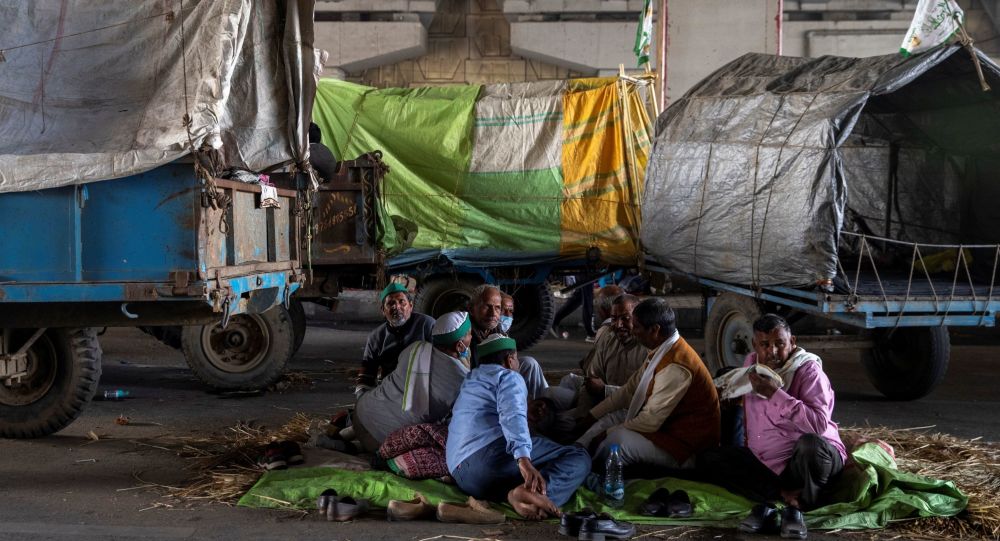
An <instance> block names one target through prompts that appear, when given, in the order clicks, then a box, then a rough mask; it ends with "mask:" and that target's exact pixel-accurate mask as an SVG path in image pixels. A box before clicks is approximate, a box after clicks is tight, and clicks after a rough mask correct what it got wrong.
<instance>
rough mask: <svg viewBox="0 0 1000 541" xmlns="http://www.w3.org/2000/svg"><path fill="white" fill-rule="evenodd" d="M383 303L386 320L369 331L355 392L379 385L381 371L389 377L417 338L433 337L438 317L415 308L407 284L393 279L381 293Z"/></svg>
mask: <svg viewBox="0 0 1000 541" xmlns="http://www.w3.org/2000/svg"><path fill="white" fill-rule="evenodd" d="M379 305H380V306H381V307H382V315H383V316H385V323H383V324H381V325H379V326H378V327H375V330H373V331H372V332H371V334H369V335H368V342H367V343H365V353H364V356H362V358H361V373H360V374H358V380H357V387H355V389H354V395H355V396H359V397H360V396H361V394H362V393H364V392H365V391H367V390H369V389H371V388H372V387H374V386H376V385H378V376H379V372H380V371H381V373H382V377H383V378H385V377H386V376H387V375H388V374H389V373H390V372H392V371H393V370H394V369H395V368H396V362H397V359H398V358H399V353H400V352H401V351H403V349H404V348H406V347H407V346H409V345H410V344H412V343H413V342H416V341H417V340H430V339H431V327H433V326H434V318H432V317H430V316H428V315H425V314H421V313H419V312H417V313H414V312H413V299H412V297H411V296H410V292H409V290H407V289H406V286H404V285H402V284H399V283H395V282H394V283H391V284H389V285H387V286H385V289H383V290H382V293H381V294H380V295H379Z"/></svg>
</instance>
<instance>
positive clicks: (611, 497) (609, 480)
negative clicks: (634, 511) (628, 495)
mask: <svg viewBox="0 0 1000 541" xmlns="http://www.w3.org/2000/svg"><path fill="white" fill-rule="evenodd" d="M622 470H623V466H622V456H621V453H620V450H619V448H618V445H612V446H611V454H609V455H608V461H607V462H605V464H604V504H605V505H607V506H608V507H612V508H614V509H621V507H622V506H623V505H624V504H625V477H624V475H623V473H622Z"/></svg>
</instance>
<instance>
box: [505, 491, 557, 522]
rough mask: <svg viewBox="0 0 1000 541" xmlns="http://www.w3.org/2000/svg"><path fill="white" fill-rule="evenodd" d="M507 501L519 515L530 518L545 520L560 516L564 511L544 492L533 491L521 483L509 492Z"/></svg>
mask: <svg viewBox="0 0 1000 541" xmlns="http://www.w3.org/2000/svg"><path fill="white" fill-rule="evenodd" d="M507 501H508V502H510V505H511V507H513V508H514V511H516V512H517V514H518V515H521V516H522V517H524V518H526V519H528V520H543V519H546V518H549V517H560V516H562V511H560V510H559V508H558V507H556V504H554V503H552V500H550V499H549V498H548V496H546V495H544V494H538V493H537V492H531V491H530V490H528V489H526V488H524V485H520V486H518V487H516V488H514V489H512V490H511V491H510V492H508V493H507Z"/></svg>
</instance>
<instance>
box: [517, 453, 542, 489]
mask: <svg viewBox="0 0 1000 541" xmlns="http://www.w3.org/2000/svg"><path fill="white" fill-rule="evenodd" d="M517 469H519V470H521V477H524V488H526V489H528V490H530V491H531V492H534V493H536V494H545V478H544V477H542V474H541V473H538V470H536V469H535V466H533V465H532V464H531V459H530V458H528V457H521V458H519V459H517Z"/></svg>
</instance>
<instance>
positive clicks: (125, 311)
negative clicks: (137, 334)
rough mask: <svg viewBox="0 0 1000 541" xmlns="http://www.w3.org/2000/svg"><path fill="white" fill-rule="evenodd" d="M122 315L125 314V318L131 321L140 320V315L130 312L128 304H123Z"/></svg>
mask: <svg viewBox="0 0 1000 541" xmlns="http://www.w3.org/2000/svg"><path fill="white" fill-rule="evenodd" d="M122 313H123V314H125V317H127V318H129V319H139V315H138V314H133V313H132V312H129V311H128V303H127V302H123V303H122Z"/></svg>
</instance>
